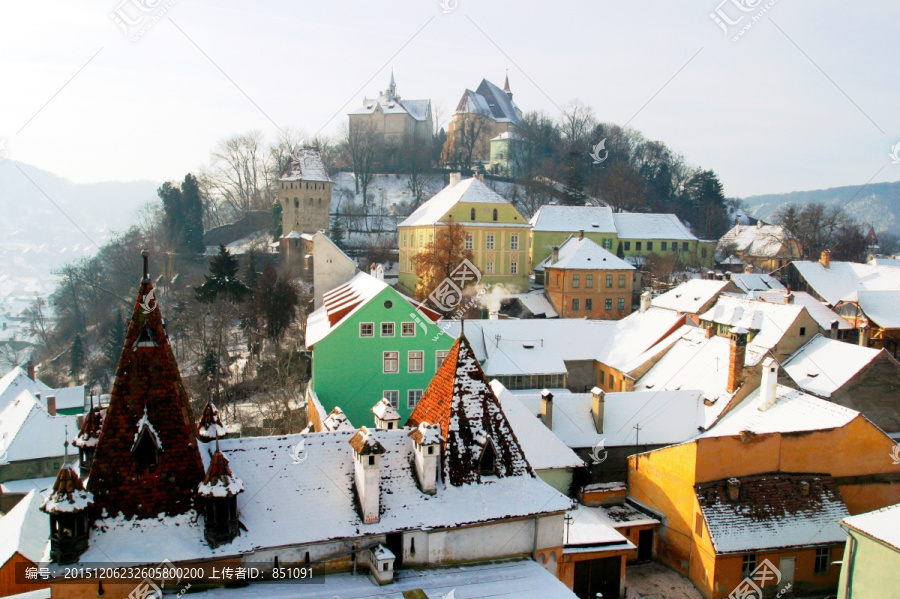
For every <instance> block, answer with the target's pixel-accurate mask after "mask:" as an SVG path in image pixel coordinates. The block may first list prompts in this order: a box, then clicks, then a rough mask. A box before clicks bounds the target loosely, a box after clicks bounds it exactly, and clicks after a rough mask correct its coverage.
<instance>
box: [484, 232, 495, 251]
mask: <svg viewBox="0 0 900 599" xmlns="http://www.w3.org/2000/svg"><path fill="white" fill-rule="evenodd" d="M484 243H485V247H487V249H489V250H492V249H494V234H493V233H488V234H487V235H486V236H485V240H484Z"/></svg>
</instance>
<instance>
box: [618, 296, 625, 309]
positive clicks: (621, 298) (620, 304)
mask: <svg viewBox="0 0 900 599" xmlns="http://www.w3.org/2000/svg"><path fill="white" fill-rule="evenodd" d="M624 309H625V298H624V297H620V298H619V310H624Z"/></svg>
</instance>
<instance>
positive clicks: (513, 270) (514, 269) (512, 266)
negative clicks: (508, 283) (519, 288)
mask: <svg viewBox="0 0 900 599" xmlns="http://www.w3.org/2000/svg"><path fill="white" fill-rule="evenodd" d="M518 273H519V263H518V262H516V261H515V260H513V261H512V262H510V263H509V274H511V275H515V274H518Z"/></svg>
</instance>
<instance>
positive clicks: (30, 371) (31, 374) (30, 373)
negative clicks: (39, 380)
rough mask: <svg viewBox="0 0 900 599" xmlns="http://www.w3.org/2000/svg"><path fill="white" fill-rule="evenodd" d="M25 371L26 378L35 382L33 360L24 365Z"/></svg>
mask: <svg viewBox="0 0 900 599" xmlns="http://www.w3.org/2000/svg"><path fill="white" fill-rule="evenodd" d="M25 370H26V371H28V378H30V379H31V380H35V378H34V360H28V364H26V365H25Z"/></svg>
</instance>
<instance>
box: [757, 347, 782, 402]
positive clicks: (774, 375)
mask: <svg viewBox="0 0 900 599" xmlns="http://www.w3.org/2000/svg"><path fill="white" fill-rule="evenodd" d="M759 396H760V401H759V409H760V410H761V411H763V412H765V411H766V410H768V409H769V408H771V407H772V406H774V405H775V401H776V400H777V399H778V363H777V362H776V361H775V360H773V359H772V358H766V359H765V360H764V361H763V364H762V381H761V382H760V385H759Z"/></svg>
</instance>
